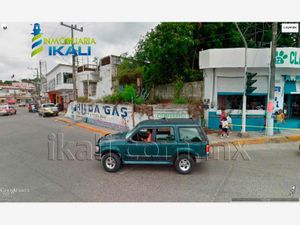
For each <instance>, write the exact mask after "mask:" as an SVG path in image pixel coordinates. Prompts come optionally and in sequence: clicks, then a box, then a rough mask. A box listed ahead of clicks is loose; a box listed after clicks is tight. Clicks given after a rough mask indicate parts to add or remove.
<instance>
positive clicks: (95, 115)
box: [65, 102, 189, 131]
mask: <svg viewBox="0 0 300 225" xmlns="http://www.w3.org/2000/svg"><path fill="white" fill-rule="evenodd" d="M74 106H76V111H74ZM65 116H66V117H69V118H72V119H74V120H78V121H81V120H86V119H88V122H89V123H92V124H95V125H98V126H100V127H106V128H112V129H114V130H119V131H121V130H128V129H132V128H133V127H134V126H135V125H137V124H138V123H139V122H141V121H143V120H147V119H160V118H163V117H165V118H189V115H188V109H187V107H184V106H182V107H177V108H171V107H169V108H165V107H161V106H153V116H151V117H150V116H149V117H148V116H147V115H146V114H142V113H137V112H135V113H133V107H132V105H110V104H88V103H76V102H72V103H71V104H69V107H68V111H67V113H66V115H65Z"/></svg>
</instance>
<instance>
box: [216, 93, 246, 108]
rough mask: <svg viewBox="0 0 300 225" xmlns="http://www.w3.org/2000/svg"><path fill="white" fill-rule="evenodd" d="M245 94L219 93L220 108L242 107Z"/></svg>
mask: <svg viewBox="0 0 300 225" xmlns="http://www.w3.org/2000/svg"><path fill="white" fill-rule="evenodd" d="M242 104H243V95H241V94H240V95H218V109H222V108H224V109H242Z"/></svg>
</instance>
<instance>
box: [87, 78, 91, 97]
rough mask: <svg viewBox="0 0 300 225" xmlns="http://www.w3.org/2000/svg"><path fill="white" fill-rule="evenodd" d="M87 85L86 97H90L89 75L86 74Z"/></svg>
mask: <svg viewBox="0 0 300 225" xmlns="http://www.w3.org/2000/svg"><path fill="white" fill-rule="evenodd" d="M87 86H88V99H89V97H90V76H89V74H87Z"/></svg>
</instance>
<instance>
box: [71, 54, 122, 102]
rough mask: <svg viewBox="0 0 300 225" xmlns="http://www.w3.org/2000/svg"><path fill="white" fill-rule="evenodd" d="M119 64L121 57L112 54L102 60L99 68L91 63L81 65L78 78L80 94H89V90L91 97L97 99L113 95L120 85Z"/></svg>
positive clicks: (77, 83)
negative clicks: (118, 79) (118, 80)
mask: <svg viewBox="0 0 300 225" xmlns="http://www.w3.org/2000/svg"><path fill="white" fill-rule="evenodd" d="M119 64H120V57H118V56H113V55H110V56H106V57H104V58H102V59H101V60H100V66H99V67H98V68H97V66H96V65H91V64H89V65H82V66H79V67H78V70H77V71H78V74H77V79H76V85H77V89H78V96H79V97H81V96H88V92H89V98H90V99H93V100H95V99H102V98H103V97H105V96H107V95H111V94H112V93H113V91H114V90H116V88H117V87H118V82H117V79H116V76H117V66H118V65H119ZM88 87H89V91H88Z"/></svg>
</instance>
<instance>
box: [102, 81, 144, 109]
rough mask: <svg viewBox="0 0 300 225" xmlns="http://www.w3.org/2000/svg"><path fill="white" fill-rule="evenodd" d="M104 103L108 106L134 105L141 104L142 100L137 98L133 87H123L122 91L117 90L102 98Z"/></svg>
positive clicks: (139, 97)
mask: <svg viewBox="0 0 300 225" xmlns="http://www.w3.org/2000/svg"><path fill="white" fill-rule="evenodd" d="M103 101H104V102H105V103H110V104H118V103H132V102H133V103H135V104H138V105H140V104H143V103H144V99H143V98H142V97H141V96H138V95H137V93H136V90H135V88H134V86H132V85H125V88H124V89H123V90H118V91H116V92H114V93H113V94H112V95H108V96H105V97H104V98H103Z"/></svg>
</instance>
